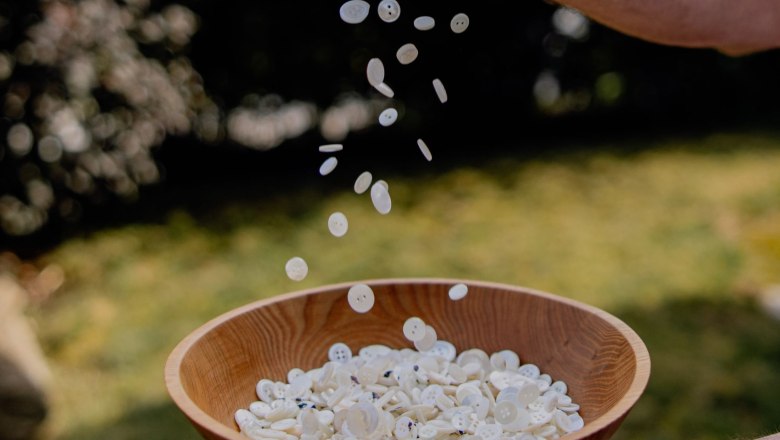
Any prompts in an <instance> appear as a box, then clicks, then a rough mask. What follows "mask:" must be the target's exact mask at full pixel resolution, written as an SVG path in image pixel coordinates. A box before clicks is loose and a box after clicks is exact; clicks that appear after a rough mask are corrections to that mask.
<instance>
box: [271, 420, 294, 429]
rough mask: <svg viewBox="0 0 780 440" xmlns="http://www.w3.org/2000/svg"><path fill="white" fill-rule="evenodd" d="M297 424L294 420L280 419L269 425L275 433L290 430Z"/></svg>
mask: <svg viewBox="0 0 780 440" xmlns="http://www.w3.org/2000/svg"><path fill="white" fill-rule="evenodd" d="M297 424H298V422H296V421H295V419H282V420H277V421H275V422H273V423H272V424H271V429H273V430H276V431H287V430H288V429H292V428H294V427H295V425H297Z"/></svg>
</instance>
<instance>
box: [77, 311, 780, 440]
mask: <svg viewBox="0 0 780 440" xmlns="http://www.w3.org/2000/svg"><path fill="white" fill-rule="evenodd" d="M615 314H616V315H617V316H619V317H620V318H621V319H623V320H624V321H625V322H626V323H627V324H628V325H630V326H631V327H632V328H633V329H635V330H636V331H637V333H639V335H640V336H641V337H642V339H643V340H644V341H645V343H646V344H647V346H648V349H649V350H650V355H651V358H652V362H653V367H652V369H653V370H652V375H651V379H650V383H649V385H648V388H647V391H646V393H645V394H644V395H643V396H642V398H641V399H640V401H639V403H638V404H637V405H636V407H635V408H634V410H633V411H632V412H631V414H630V415H629V417H628V419H627V420H626V421H625V423H624V424H623V426H622V427H621V429H620V430H619V432H618V434H617V435H616V436H615V439H620V440H625V439H653V440H666V439H727V438H729V439H748V438H756V437H759V436H761V435H765V434H768V433H770V432H777V431H780V399H778V396H777V390H780V322H777V321H774V320H772V319H771V318H769V317H768V316H766V315H765V314H764V313H763V312H762V311H761V310H760V309H759V308H758V307H757V306H756V305H755V304H754V302H752V301H749V300H746V299H730V300H726V299H718V300H712V299H708V300H704V299H693V300H691V299H687V300H675V301H671V302H667V303H664V304H663V305H661V306H659V307H656V308H653V309H646V308H631V309H625V310H622V311H617V312H616V313H615ZM198 438H200V437H199V436H198V434H197V432H196V431H195V430H194V429H193V428H192V427H191V426H190V424H189V422H188V421H187V420H186V419H185V417H184V416H183V415H182V414H181V413H180V412H179V410H178V408H176V406H175V405H174V404H173V403H172V402H164V403H160V404H157V405H149V406H142V407H138V408H135V409H134V410H131V411H129V412H128V413H126V415H125V416H124V417H123V418H121V419H119V420H117V421H115V422H114V423H112V424H111V425H107V426H101V427H99V428H96V429H91V430H88V431H83V432H78V433H75V435H73V436H69V437H67V440H71V439H73V440H75V439H80V440H92V439H94V440H103V439H112V440H124V439H145V440H168V439H184V440H186V439H198Z"/></svg>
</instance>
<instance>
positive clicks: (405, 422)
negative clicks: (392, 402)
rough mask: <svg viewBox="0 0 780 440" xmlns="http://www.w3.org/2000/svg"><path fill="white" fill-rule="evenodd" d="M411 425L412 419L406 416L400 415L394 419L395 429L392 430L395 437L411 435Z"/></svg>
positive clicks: (400, 437)
mask: <svg viewBox="0 0 780 440" xmlns="http://www.w3.org/2000/svg"><path fill="white" fill-rule="evenodd" d="M412 426H414V421H413V420H412V419H410V418H409V417H406V416H403V417H400V418H399V419H398V420H396V422H395V429H394V430H393V433H394V434H395V438H398V439H406V438H409V437H411V436H412Z"/></svg>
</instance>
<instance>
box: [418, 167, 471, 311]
mask: <svg viewBox="0 0 780 440" xmlns="http://www.w3.org/2000/svg"><path fill="white" fill-rule="evenodd" d="M428 160H430V159H428ZM467 293H469V288H468V287H467V286H466V285H465V284H463V283H458V284H456V285H454V286H452V287H450V292H449V296H450V299H451V300H453V301H457V300H459V299H463V298H465V297H466V294H467Z"/></svg>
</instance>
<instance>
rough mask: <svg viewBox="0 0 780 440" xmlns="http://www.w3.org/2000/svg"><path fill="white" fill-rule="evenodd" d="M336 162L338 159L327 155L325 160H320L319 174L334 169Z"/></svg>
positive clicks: (325, 173) (324, 174) (326, 173)
mask: <svg viewBox="0 0 780 440" xmlns="http://www.w3.org/2000/svg"><path fill="white" fill-rule="evenodd" d="M338 164H339V160H338V159H336V158H335V157H329V158H327V159H325V161H324V162H322V165H320V175H322V176H327V175H328V174H330V173H331V172H333V170H335V169H336V165H338Z"/></svg>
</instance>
